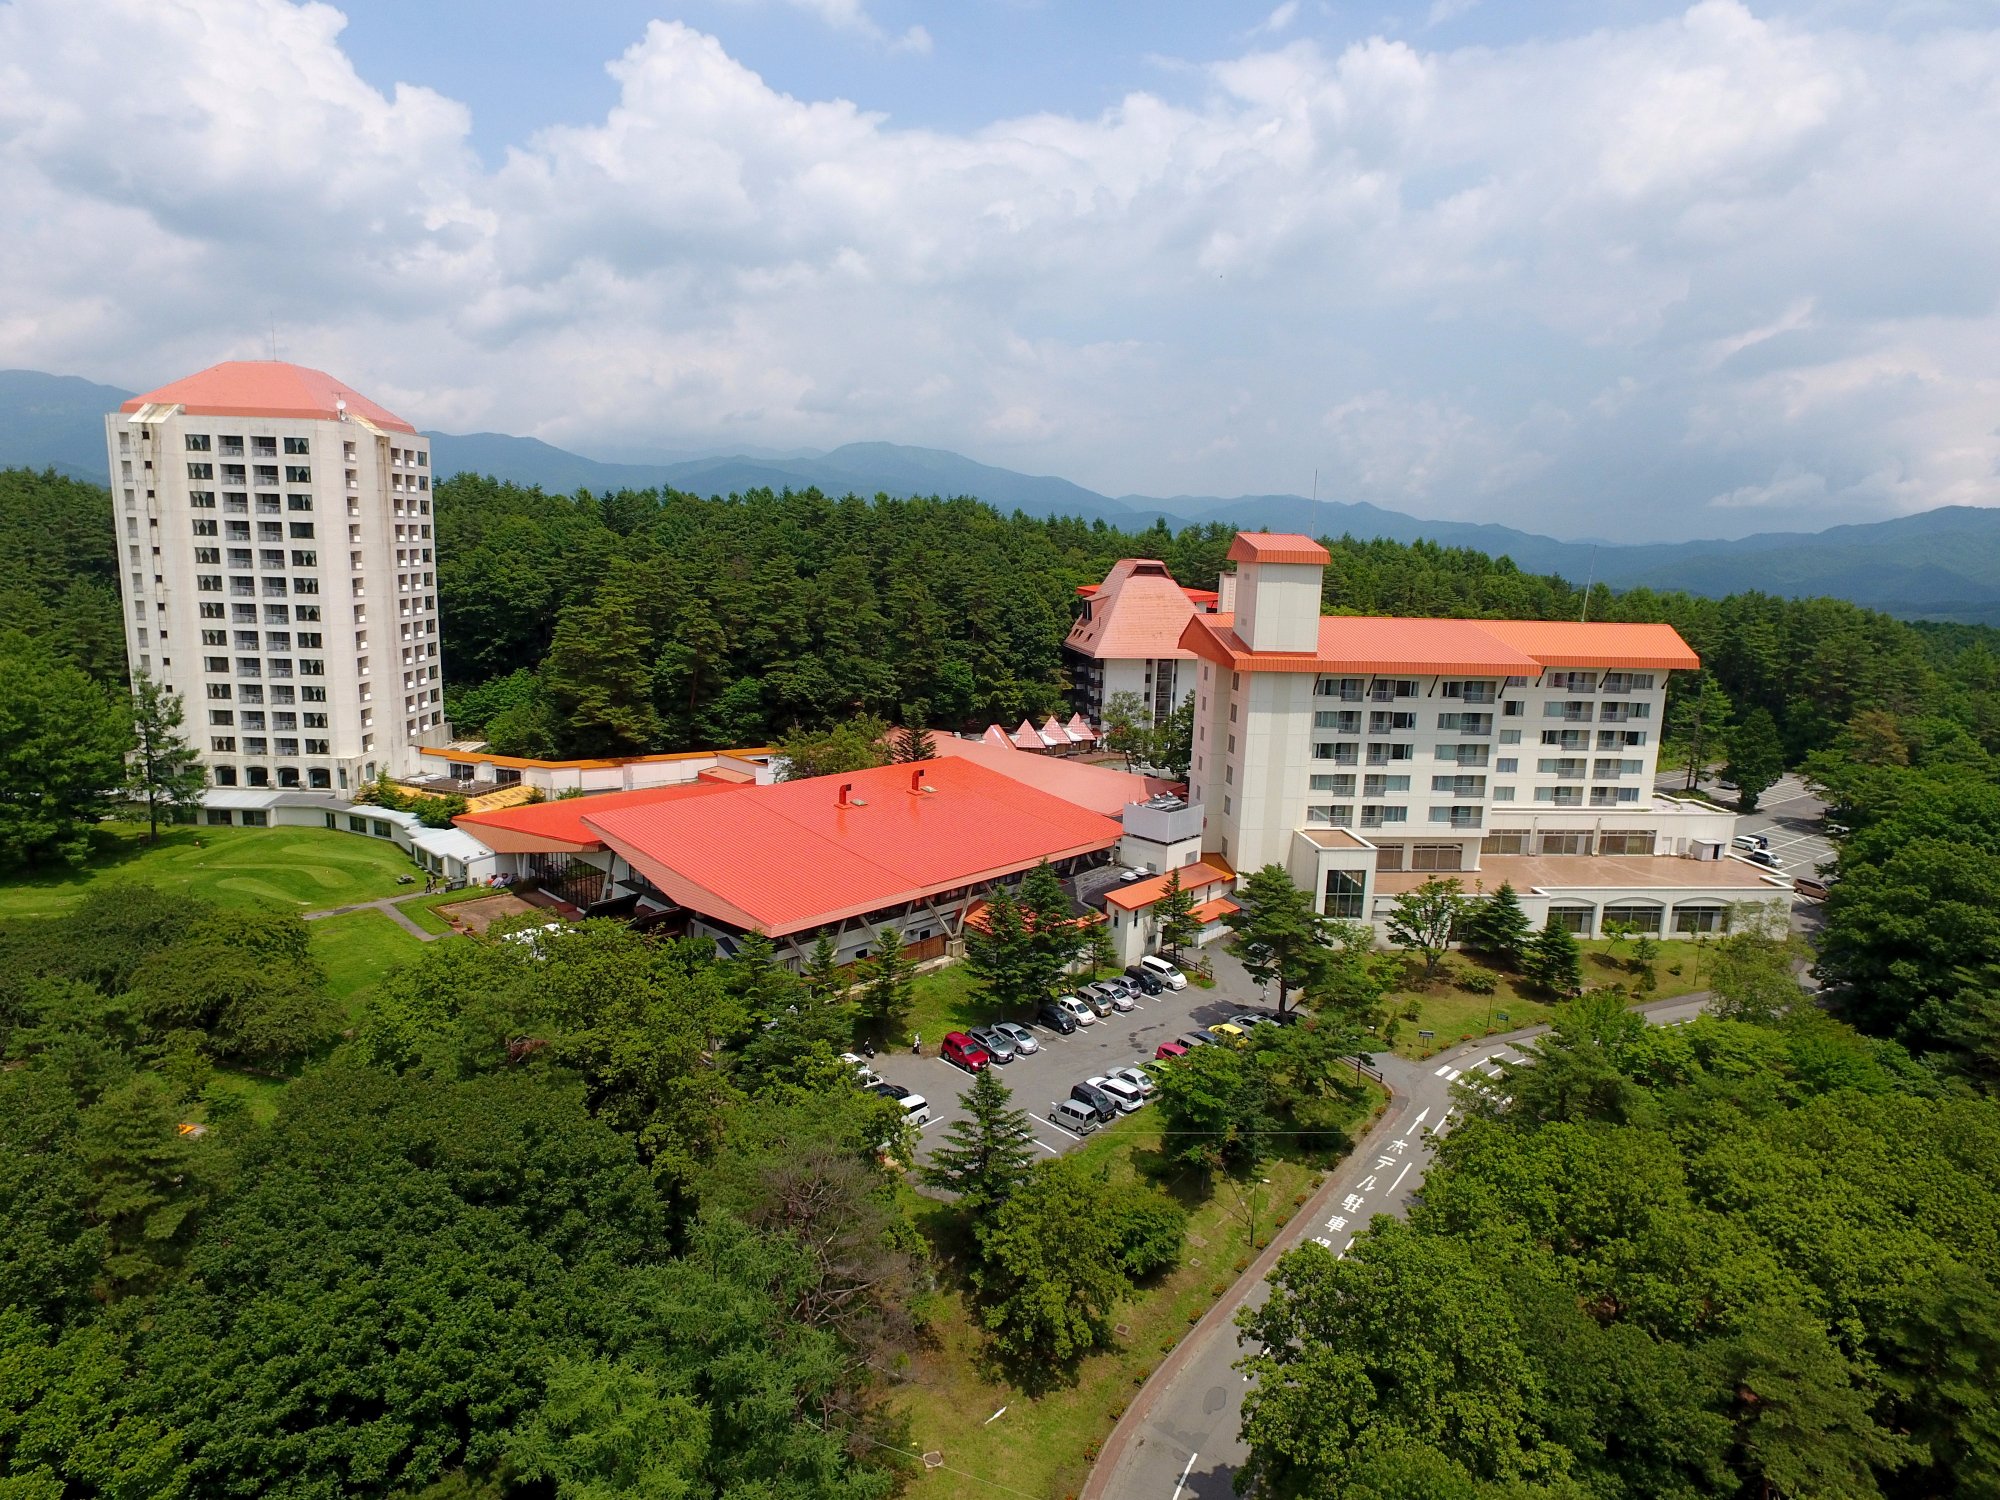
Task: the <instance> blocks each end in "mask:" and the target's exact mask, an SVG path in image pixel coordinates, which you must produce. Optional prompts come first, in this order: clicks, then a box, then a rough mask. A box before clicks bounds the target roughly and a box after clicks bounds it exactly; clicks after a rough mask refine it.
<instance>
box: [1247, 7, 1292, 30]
mask: <svg viewBox="0 0 2000 1500" xmlns="http://www.w3.org/2000/svg"><path fill="white" fill-rule="evenodd" d="M1298 18H1299V0H1284V4H1282V5H1280V6H1277V7H1276V8H1275V9H1273V10H1272V12H1271V13H1270V14H1269V15H1268V16H1266V17H1264V19H1263V20H1261V21H1259V22H1258V23H1257V24H1256V25H1255V26H1252V27H1251V28H1250V30H1249V31H1248V32H1246V33H1245V35H1246V36H1276V35H1278V33H1279V32H1281V31H1287V30H1289V29H1290V28H1291V24H1292V22H1294V21H1296V20H1297V19H1298Z"/></svg>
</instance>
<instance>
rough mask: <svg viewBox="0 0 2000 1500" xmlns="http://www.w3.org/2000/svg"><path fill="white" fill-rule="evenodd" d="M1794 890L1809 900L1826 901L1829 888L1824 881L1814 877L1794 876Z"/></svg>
mask: <svg viewBox="0 0 2000 1500" xmlns="http://www.w3.org/2000/svg"><path fill="white" fill-rule="evenodd" d="M1792 889H1793V890H1795V891H1797V892H1798V893H1799V894H1800V895H1801V896H1804V897H1805V898H1806V899H1807V900H1810V901H1824V900H1825V899H1826V897H1827V891H1828V886H1827V883H1826V882H1825V881H1824V880H1821V879H1819V878H1818V877H1817V876H1814V875H1794V876H1793V877H1792Z"/></svg>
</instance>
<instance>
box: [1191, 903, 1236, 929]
mask: <svg viewBox="0 0 2000 1500" xmlns="http://www.w3.org/2000/svg"><path fill="white" fill-rule="evenodd" d="M1241 910H1243V908H1242V907H1240V906H1238V905H1237V904H1236V903H1235V902H1234V901H1231V900H1230V899H1229V898H1228V897H1227V896H1217V897H1216V898H1215V899H1214V900H1213V901H1204V902H1202V903H1201V904H1200V905H1199V906H1197V907H1196V908H1195V909H1194V910H1193V911H1191V912H1189V913H1188V915H1189V916H1191V917H1193V918H1194V919H1195V920H1196V921H1197V922H1201V923H1203V924H1207V923H1209V922H1220V921H1221V920H1222V919H1223V918H1224V917H1233V916H1235V915H1236V913H1238V912H1239V911H1241Z"/></svg>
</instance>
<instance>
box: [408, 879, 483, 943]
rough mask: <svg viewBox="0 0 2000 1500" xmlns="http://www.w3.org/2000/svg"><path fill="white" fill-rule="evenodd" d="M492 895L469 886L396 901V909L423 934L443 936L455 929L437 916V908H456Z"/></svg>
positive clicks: (481, 889) (480, 888)
mask: <svg viewBox="0 0 2000 1500" xmlns="http://www.w3.org/2000/svg"><path fill="white" fill-rule="evenodd" d="M492 894H493V893H492V892H491V891H489V890H487V889H485V888H484V887H479V886H469V887H467V888H465V889H463V890H456V891H432V892H431V893H430V894H429V895H425V896H412V897H410V899H409V900H407V901H398V902H397V903H396V909H397V910H398V911H400V912H401V913H402V914H403V915H404V916H406V917H408V918H409V919H410V920H411V921H412V922H415V923H416V924H417V925H418V926H419V927H421V928H423V930H424V931H425V932H435V933H437V934H438V935H439V936H444V935H446V934H449V933H451V932H453V931H455V929H454V928H453V927H452V925H451V923H449V922H447V921H446V920H445V919H444V918H443V917H442V916H441V915H440V914H439V911H438V908H440V907H444V906H456V905H457V904H458V903H459V902H461V901H477V900H478V899H479V898H480V897H481V896H490V895H492Z"/></svg>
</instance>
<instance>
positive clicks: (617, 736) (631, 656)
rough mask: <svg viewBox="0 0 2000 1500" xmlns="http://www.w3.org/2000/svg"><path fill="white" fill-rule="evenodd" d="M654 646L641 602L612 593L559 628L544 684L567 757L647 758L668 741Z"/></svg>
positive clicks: (578, 611)
mask: <svg viewBox="0 0 2000 1500" xmlns="http://www.w3.org/2000/svg"><path fill="white" fill-rule="evenodd" d="M652 655H653V646H652V640H651V638H650V637H649V636H648V635H647V633H646V630H645V627H644V626H643V625H642V624H641V623H640V621H639V612H638V608H637V603H636V601H635V600H634V599H633V598H632V597H631V596H630V595H628V594H625V593H622V592H610V593H606V594H604V595H603V596H602V597H600V598H599V599H598V600H597V602H596V603H594V604H588V605H583V606H581V607H578V608H573V609H571V610H569V611H568V612H567V613H565V614H564V615H563V617H562V622H561V623H560V624H558V625H557V626H556V633H555V639H554V640H553V641H552V642H550V644H549V654H548V657H547V659H546V660H544V661H543V663H542V682H543V685H544V687H545V688H546V690H547V692H548V696H549V702H550V705H551V707H552V708H553V710H554V712H555V717H556V722H557V730H558V734H559V735H560V737H561V741H562V750H563V752H564V753H565V754H567V755H643V754H645V752H646V751H648V750H650V749H652V747H653V743H654V741H656V740H657V739H658V738H659V737H660V720H659V715H657V714H656V713H654V712H653V669H652V667H651V665H650V662H651V660H652Z"/></svg>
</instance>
